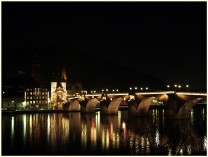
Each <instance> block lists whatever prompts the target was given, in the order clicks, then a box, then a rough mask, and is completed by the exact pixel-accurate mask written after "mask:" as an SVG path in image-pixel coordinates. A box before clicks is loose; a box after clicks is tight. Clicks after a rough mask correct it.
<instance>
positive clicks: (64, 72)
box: [61, 65, 67, 91]
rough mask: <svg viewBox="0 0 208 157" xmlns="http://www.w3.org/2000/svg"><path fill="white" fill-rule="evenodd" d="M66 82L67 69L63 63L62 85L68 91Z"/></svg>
mask: <svg viewBox="0 0 208 157" xmlns="http://www.w3.org/2000/svg"><path fill="white" fill-rule="evenodd" d="M66 82H67V76H66V70H65V67H64V65H63V66H62V70H61V85H62V87H63V90H64V91H66Z"/></svg>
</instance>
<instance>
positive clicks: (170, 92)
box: [135, 91, 175, 95]
mask: <svg viewBox="0 0 208 157" xmlns="http://www.w3.org/2000/svg"><path fill="white" fill-rule="evenodd" d="M174 93H175V91H160V92H137V93H135V94H136V95H157V94H174Z"/></svg>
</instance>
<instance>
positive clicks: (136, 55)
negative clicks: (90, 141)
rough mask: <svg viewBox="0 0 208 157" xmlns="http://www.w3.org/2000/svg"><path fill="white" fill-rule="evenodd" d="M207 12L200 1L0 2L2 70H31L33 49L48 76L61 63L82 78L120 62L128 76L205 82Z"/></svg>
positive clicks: (201, 84)
mask: <svg viewBox="0 0 208 157" xmlns="http://www.w3.org/2000/svg"><path fill="white" fill-rule="evenodd" d="M206 20H207V17H206V2H185V3H184V2H166V3H162V2H128V3H127V2H97V3H94V2H76V3H75V2H61V3H58V2H29V3H25V2H24V3H23V2H2V73H3V74H4V73H6V72H11V71H13V70H15V69H18V68H19V69H22V70H25V71H27V70H29V69H30V68H31V66H30V64H32V62H33V57H34V54H36V53H37V54H38V55H39V57H40V62H41V66H42V67H43V71H44V74H45V78H46V79H47V80H49V79H50V77H51V75H52V73H53V72H55V73H58V72H57V71H58V69H60V67H61V66H62V65H65V67H66V70H67V75H68V78H69V80H70V79H71V81H72V82H73V81H76V80H81V81H83V82H84V80H85V76H86V75H88V74H87V72H89V75H91V76H92V78H89V77H88V80H85V83H86V82H88V83H89V82H90V81H92V82H93V81H94V80H93V79H95V78H96V79H100V78H99V76H100V73H102V71H105V70H106V68H108V69H111V73H112V69H113V68H115V69H114V70H115V71H116V70H118V71H119V73H120V74H119V77H121V76H122V75H121V73H122V72H120V71H122V70H121V69H122V68H123V69H125V70H124V71H123V75H125V76H128V77H129V79H128V77H126V78H127V79H126V78H125V80H126V81H127V82H128V81H131V78H132V77H135V78H136V77H137V78H138V77H140V76H139V74H143V73H146V74H147V75H148V76H149V75H151V76H152V77H155V78H157V79H160V80H162V81H164V82H165V83H170V84H174V83H180V84H186V83H187V84H189V85H190V86H191V87H193V89H205V88H206V77H207V54H206V53H207V50H206V35H207V32H206V29H207V28H206V27H207V26H206V24H207V23H206ZM95 60H96V61H95ZM77 62H78V63H77ZM88 63H89V64H88ZM102 63H103V64H106V65H105V66H103V65H100V64H102ZM107 65H108V66H107ZM113 65H115V67H114V66H113ZM93 66H94V67H93ZM105 67H106V68H105ZM119 68H120V69H119ZM92 71H93V74H95V75H93V74H92ZM132 71H133V73H135V74H137V76H135V74H132V75H131V73H132ZM105 75H107V72H106V71H105ZM3 76H4V75H3ZM94 76H96V77H94ZM109 77H110V76H109ZM96 79H95V80H96ZM127 84H128V83H127ZM129 85H131V83H129Z"/></svg>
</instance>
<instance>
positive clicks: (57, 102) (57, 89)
mask: <svg viewBox="0 0 208 157" xmlns="http://www.w3.org/2000/svg"><path fill="white" fill-rule="evenodd" d="M66 82H67V76H66V70H65V68H64V67H63V68H62V72H61V80H60V81H58V82H56V81H52V82H51V107H52V109H63V104H65V103H66V95H67V90H66Z"/></svg>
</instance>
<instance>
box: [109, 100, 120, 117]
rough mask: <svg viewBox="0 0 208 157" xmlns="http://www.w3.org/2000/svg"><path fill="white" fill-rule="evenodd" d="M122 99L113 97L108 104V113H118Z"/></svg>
mask: <svg viewBox="0 0 208 157" xmlns="http://www.w3.org/2000/svg"><path fill="white" fill-rule="evenodd" d="M122 101H123V98H122V97H119V98H115V99H113V100H112V101H111V102H110V104H109V106H108V114H118V108H119V105H120V104H121V102H122Z"/></svg>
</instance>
